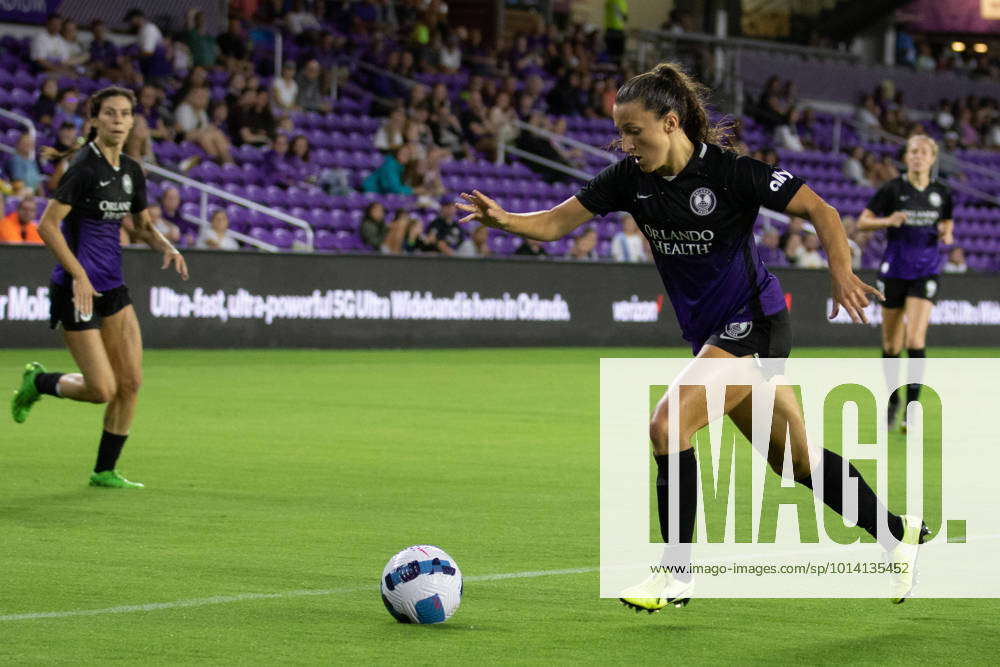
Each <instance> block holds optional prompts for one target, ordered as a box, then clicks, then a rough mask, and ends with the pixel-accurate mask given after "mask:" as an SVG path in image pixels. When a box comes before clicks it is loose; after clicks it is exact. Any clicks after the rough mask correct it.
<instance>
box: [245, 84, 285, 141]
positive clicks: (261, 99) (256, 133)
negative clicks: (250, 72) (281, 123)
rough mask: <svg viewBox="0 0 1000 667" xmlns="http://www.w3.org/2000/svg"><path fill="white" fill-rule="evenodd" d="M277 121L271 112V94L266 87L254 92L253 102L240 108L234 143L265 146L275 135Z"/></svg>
mask: <svg viewBox="0 0 1000 667" xmlns="http://www.w3.org/2000/svg"><path fill="white" fill-rule="evenodd" d="M277 130H278V124H277V121H275V119H274V114H273V113H272V112H271V95H270V93H268V92H267V89H266V88H260V89H258V90H257V92H256V93H254V97H253V104H252V105H250V106H244V107H241V108H240V115H239V118H238V120H237V124H236V131H237V134H236V137H235V139H236V143H237V144H250V145H252V146H267V145H269V144H270V143H271V141H272V139H273V138H274V137H275V136H276V134H277Z"/></svg>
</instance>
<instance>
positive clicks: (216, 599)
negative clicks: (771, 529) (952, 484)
mask: <svg viewBox="0 0 1000 667" xmlns="http://www.w3.org/2000/svg"><path fill="white" fill-rule="evenodd" d="M993 539H1000V535H977V536H975V540H977V541H978V540H993ZM970 541H971V540H970ZM874 546H875V545H872V544H860V543H855V544H852V545H848V546H847V547H846V550H847V551H855V550H858V549H871V548H872V547H874ZM928 546H933V545H928ZM844 550H845V547H844V546H837V547H832V548H830V547H822V548H818V549H810V550H808V551H803V550H794V551H788V552H780V553H770V554H760V553H746V554H734V555H732V556H728V557H724V558H717V559H714V558H706V559H699V562H701V563H705V564H710V563H714V562H716V561H718V562H730V563H731V562H734V561H741V560H754V559H757V558H774V557H776V556H785V555H802V554H804V553H828V552H830V551H844ZM647 565H648V564H647ZM600 569H601V568H599V567H596V566H595V567H573V568H565V569H561V570H528V571H525V572H500V573H497V574H479V575H472V576H469V577H465V581H471V582H490V581H504V580H506V579H535V578H538V577H553V576H559V575H568V574H588V573H590V572H598V571H600ZM375 585H376V584H375V582H372V585H371V586H355V587H352V588H325V589H323V588H320V589H310V590H298V591H284V592H281V593H241V594H239V595H216V596H213V597H207V598H192V599H190V600H174V601H173V602H150V603H147V604H129V605H121V606H118V607H104V608H103V609H71V610H68V611H39V612H32V613H25V614H3V615H0V623H6V622H9V621H35V620H40V619H46V618H70V617H73V616H103V615H106V614H130V613H133V612H137V611H160V610H164V609H184V608H188V607H206V606H209V605H216V604H229V603H231V602H243V601H246V600H284V599H288V598H300V597H310V596H320V595H343V594H348V593H362V592H365V591H372V590H374V588H375Z"/></svg>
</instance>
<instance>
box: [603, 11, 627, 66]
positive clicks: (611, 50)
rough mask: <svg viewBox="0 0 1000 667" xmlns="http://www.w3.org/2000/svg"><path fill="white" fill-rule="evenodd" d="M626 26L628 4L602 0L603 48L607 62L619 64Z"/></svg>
mask: <svg viewBox="0 0 1000 667" xmlns="http://www.w3.org/2000/svg"><path fill="white" fill-rule="evenodd" d="M627 25H628V2H626V0H604V46H605V49H606V50H607V54H608V60H610V61H611V62H613V63H616V64H617V63H620V62H621V60H622V56H623V55H624V54H625V27H626V26H627Z"/></svg>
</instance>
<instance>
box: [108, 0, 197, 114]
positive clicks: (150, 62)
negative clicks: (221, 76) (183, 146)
mask: <svg viewBox="0 0 1000 667" xmlns="http://www.w3.org/2000/svg"><path fill="white" fill-rule="evenodd" d="M125 21H126V23H128V24H129V25H130V26H131V27H132V30H134V31H135V33H136V34H137V35H138V45H139V69H140V71H141V72H142V75H143V77H145V80H146V81H150V82H153V83H158V82H159V81H162V80H165V79H167V78H168V77H169V76H170V72H171V69H170V63H169V62H168V60H167V53H166V48H165V46H164V43H163V33H162V32H160V29H159V28H158V27H157V26H156V24H155V23H153V22H152V21H148V20H146V15H145V14H143V12H142V10H141V9H139V8H138V7H135V8H133V9H130V10H129V12H128V14H126V15H125ZM206 106H207V105H206Z"/></svg>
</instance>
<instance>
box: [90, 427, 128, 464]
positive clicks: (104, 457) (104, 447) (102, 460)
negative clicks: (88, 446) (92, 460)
mask: <svg viewBox="0 0 1000 667" xmlns="http://www.w3.org/2000/svg"><path fill="white" fill-rule="evenodd" d="M127 438H128V436H127V435H118V434H116V433H108V432H107V431H104V432H103V433H101V446H100V447H98V448H97V464H96V465H94V472H104V471H105V470H114V469H115V464H116V463H117V462H118V457H119V456H120V455H121V453H122V447H124V446H125V440H126V439H127Z"/></svg>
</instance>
